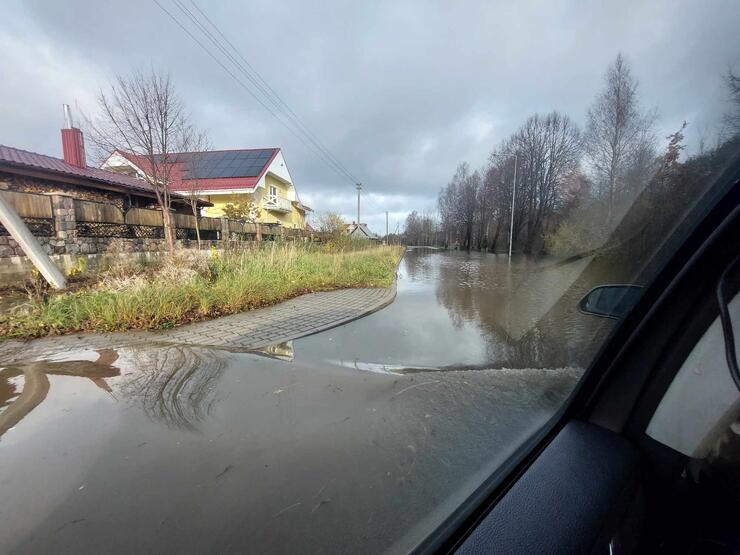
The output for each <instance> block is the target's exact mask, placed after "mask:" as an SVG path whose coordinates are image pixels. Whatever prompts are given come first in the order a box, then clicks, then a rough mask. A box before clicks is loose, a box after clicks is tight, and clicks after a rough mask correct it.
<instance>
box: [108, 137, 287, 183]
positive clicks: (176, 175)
mask: <svg viewBox="0 0 740 555" xmlns="http://www.w3.org/2000/svg"><path fill="white" fill-rule="evenodd" d="M265 150H271V151H272V153H271V154H270V155H269V158H268V159H267V161H266V162H265V163H264V165H263V166H262V168H261V169H260V171H259V174H258V175H255V176H252V177H239V176H234V177H215V178H206V177H199V178H197V179H188V178H187V177H186V175H187V173H188V156H190V155H196V154H204V155H206V156H209V155H213V154H217V153H222V152H238V153H243V152H253V151H265ZM116 152H117V153H118V154H120V155H121V156H123V157H124V158H126V159H127V160H129V161H130V162H132V163H133V164H135V165H136V166H137V167H138V168H139V169H141V171H143V172H145V173H148V168H149V166H150V164H149V160H148V159H147V157H146V156H143V155H137V154H132V153H130V152H124V151H121V150H118V151H116ZM279 152H280V149H279V148H270V149H259V148H254V149H248V148H242V149H228V150H211V151H207V152H181V153H174V154H172V156H173V157H177V158H182V161H178V162H175V163H174V164H173V168H172V171H171V175H170V179H171V183H172V185H171V187H172V190H173V191H180V192H184V191H190V190H191V188H192V187H193V186H196V187H197V189H198V191H200V192H204V193H206V192H208V191H218V190H224V189H254V188H255V187H256V185H257V183H258V182H259V180H260V179H262V177H263V176H264V175H265V173H267V168H269V167H270V164H271V163H272V161H273V160H274V159H275V157H276V156H277V155H278V153H279Z"/></svg>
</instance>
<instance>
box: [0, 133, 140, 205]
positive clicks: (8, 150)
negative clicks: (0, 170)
mask: <svg viewBox="0 0 740 555" xmlns="http://www.w3.org/2000/svg"><path fill="white" fill-rule="evenodd" d="M3 165H7V166H12V167H16V168H29V169H34V170H40V171H44V172H51V173H56V174H61V175H68V176H72V177H79V178H83V179H88V180H91V181H98V182H100V183H106V184H108V185H116V186H119V187H124V188H126V189H133V190H136V191H141V192H146V193H149V194H150V195H151V194H154V191H153V190H152V188H151V187H150V186H149V184H148V183H147V182H146V181H144V180H143V179H137V178H135V177H131V176H128V175H123V174H120V173H116V172H111V171H108V170H101V169H98V168H91V167H89V166H88V167H86V168H78V167H76V166H73V165H71V164H68V163H67V162H65V161H64V160H62V159H60V158H54V157H53V156H46V155H44V154H38V153H36V152H29V151H27V150H21V149H20V148H13V147H10V146H4V145H0V166H3Z"/></svg>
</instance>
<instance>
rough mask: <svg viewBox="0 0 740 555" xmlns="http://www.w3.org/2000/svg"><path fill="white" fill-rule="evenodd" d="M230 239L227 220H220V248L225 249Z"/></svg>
mask: <svg viewBox="0 0 740 555" xmlns="http://www.w3.org/2000/svg"><path fill="white" fill-rule="evenodd" d="M229 237H230V232H229V220H228V218H221V241H222V245H221V246H222V247H224V248H226V243H228V241H229Z"/></svg>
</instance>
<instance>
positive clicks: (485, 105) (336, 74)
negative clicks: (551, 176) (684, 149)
mask: <svg viewBox="0 0 740 555" xmlns="http://www.w3.org/2000/svg"><path fill="white" fill-rule="evenodd" d="M160 1H161V2H162V4H163V5H165V6H166V7H168V8H169V9H172V10H173V13H176V9H175V8H174V6H173V4H172V2H171V0H160ZM188 1H189V0H188ZM186 3H187V1H186ZM188 5H189V4H188ZM199 5H200V6H201V8H203V9H204V10H206V11H207V13H208V14H209V15H210V16H211V18H212V19H213V20H214V21H215V22H217V24H218V25H219V26H220V27H221V28H222V30H223V31H224V32H225V33H226V35H227V36H228V37H229V38H230V39H231V40H232V42H234V43H235V44H236V45H237V46H238V47H239V49H240V51H241V52H242V53H243V54H244V55H245V56H246V57H247V58H248V59H249V60H250V62H251V63H252V65H253V66H255V67H256V68H257V69H258V70H259V71H260V73H261V74H262V75H263V76H264V77H265V78H266V79H267V81H268V82H269V83H270V84H271V85H272V86H273V88H275V89H276V90H277V91H278V92H279V93H280V95H281V96H282V97H283V98H284V99H285V100H286V101H287V102H288V103H289V104H290V106H291V107H292V108H293V109H294V110H295V111H296V112H298V113H299V114H300V115H301V117H302V119H303V120H304V121H305V122H306V123H307V124H308V125H309V127H310V128H311V129H312V130H313V131H314V132H315V133H316V134H317V135H318V136H319V137H320V138H321V140H322V142H323V143H324V144H326V145H327V146H328V147H329V148H330V149H331V151H332V152H333V153H334V154H335V155H336V156H337V157H338V158H339V159H340V160H341V161H342V162H343V164H344V165H345V166H347V167H348V168H349V169H350V170H351V171H352V172H353V173H354V174H356V175H357V176H358V177H359V178H361V179H362V180H363V183H364V184H365V190H366V192H367V195H366V198H367V200H368V202H367V206H366V208H367V209H366V210H365V213H366V214H368V216H367V219H368V221H369V222H370V224H371V225H372V226H373V227H374V228H376V229H377V230H379V231H380V230H381V229H382V227H384V225H385V219H384V215H383V211H384V210H389V211H391V212H393V213H394V215H395V216H396V217H397V218H399V219H401V218H402V217H403V215H404V214H405V213H406V212H408V211H410V210H412V209H414V208H418V209H422V208H430V207H433V205H434V201H435V197H436V193H437V191H438V190H439V188H440V187H441V186H443V185H444V184H445V183H446V182H447V180H448V179H449V177H450V176H451V175H452V173H453V172H454V169H455V166H456V165H457V163H458V162H460V161H462V160H467V161H469V162H470V163H471V164H473V165H474V166H478V165H481V164H483V163H484V162H485V160H486V157H487V154H488V152H490V150H491V149H492V148H493V147H495V146H496V144H498V142H499V141H501V140H502V139H503V138H505V137H506V136H507V135H508V134H509V133H511V132H512V131H513V130H514V129H515V128H516V127H517V126H518V125H519V124H520V123H521V122H522V121H523V120H524V118H525V117H526V116H527V115H529V114H531V113H532V112H535V111H547V110H551V109H559V110H562V111H564V112H567V113H569V114H570V115H571V116H572V117H573V118H574V119H575V120H576V121H583V118H584V115H585V111H586V109H587V107H588V105H589V103H590V102H591V99H592V98H593V96H594V95H595V94H596V92H597V91H598V89H599V87H600V83H601V77H602V74H603V71H604V69H605V67H606V65H607V64H608V63H609V61H610V60H611V59H612V58H613V57H614V56H615V55H616V53H617V51H620V50H621V51H623V52H624V53H625V55H626V56H627V58H628V59H629V60H630V62H631V63H632V66H633V69H634V72H635V74H636V76H637V78H638V79H639V81H640V92H641V97H642V102H643V105H644V106H645V107H646V108H648V107H653V106H654V107H656V108H657V110H658V112H659V115H660V122H659V123H660V130H661V133H662V132H663V130H665V132H666V133H667V132H669V131H672V130H673V128H674V127H675V126H676V125H678V124H679V123H680V122H681V121H683V120H684V119H687V120H689V121H690V123H693V122H701V125H704V126H706V127H711V126H714V125H715V124H716V123H717V122H718V119H719V115H720V113H721V111H722V109H723V108H722V101H723V95H722V91H721V79H720V76H721V74H722V72H724V71H726V69H727V67H728V66H731V65H733V64H738V63H739V62H740V52H739V51H738V48H737V46H736V45H737V28H738V23H740V8H738V6H737V5H735V4H733V3H730V2H714V3H702V4H700V3H695V4H684V5H681V6H677V5H676V4H675V3H674V2H671V1H667V0H666V1H662V2H652V3H642V2H619V3H613V4H609V3H583V2H570V3H566V4H562V3H553V2H523V3H521V2H520V3H516V4H511V3H506V2H500V3H499V2H489V1H483V0H481V1H478V2H466V3H448V2H426V1H421V0H418V1H412V2H378V3H375V2H373V3H358V2H342V1H340V0H332V1H329V2H323V3H321V4H318V3H313V2H302V1H300V0H286V1H285V2H273V1H266V0H263V1H256V2H237V1H231V2H219V3H213V5H211V4H208V3H206V2H202V1H199ZM4 15H5V19H6V20H7V21H11V23H10V24H8V25H7V26H5V27H4V28H3V29H2V30H0V45H5V44H12V46H13V48H12V50H9V52H10V53H11V56H5V57H4V59H3V60H2V61H0V70H1V71H2V74H3V75H5V76H6V80H7V81H8V82H9V83H10V85H9V86H8V85H6V86H4V87H2V88H0V121H2V122H3V125H2V136H1V137H0V141H2V142H3V143H7V144H11V145H14V146H18V147H22V148H28V149H31V150H37V151H40V152H48V153H50V154H58V150H59V147H58V143H57V140H58V131H57V128H58V126H59V123H60V120H61V117H60V114H59V106H60V104H61V103H62V102H68V101H71V100H72V99H77V101H78V103H79V104H80V107H81V109H85V110H92V109H93V105H92V103H93V100H94V95H95V92H96V91H97V89H98V88H99V87H100V86H103V85H105V82H106V80H107V79H109V78H110V77H112V76H113V75H114V74H115V73H117V72H124V73H125V72H128V71H130V70H132V69H134V68H136V67H140V66H142V65H144V66H147V65H152V66H154V67H162V68H166V69H168V70H169V71H170V72H171V73H172V75H173V77H174V79H175V80H176V83H177V84H178V87H179V89H180V91H181V94H182V96H183V97H184V98H185V100H186V102H187V103H188V105H189V106H190V108H191V110H192V112H193V114H194V117H195V118H196V120H197V122H198V123H199V124H200V125H201V126H202V127H204V128H207V129H208V130H209V132H210V134H211V137H212V141H213V143H214V144H215V145H216V146H218V147H222V148H235V147H249V146H281V147H283V148H284V150H285V155H286V158H287V161H288V164H289V167H290V170H291V173H292V174H293V177H294V179H295V181H296V185H297V187H298V189H299V192H300V193H301V194H302V195H303V196H304V197H306V198H309V199H310V200H311V203H312V204H313V206H314V207H315V208H316V209H319V210H321V209H327V208H331V209H337V210H340V211H341V212H343V213H344V214H345V215H346V216H348V217H350V218H352V217H353V214H354V210H355V196H354V189H353V187H352V185H351V184H350V183H347V182H345V181H343V180H342V179H341V178H339V177H338V176H337V175H336V174H335V173H333V172H332V171H331V170H330V169H329V168H327V167H326V165H324V164H323V163H322V162H321V161H319V160H318V159H316V157H315V156H314V155H313V154H312V153H311V152H310V151H309V150H308V149H307V148H306V147H305V146H304V145H303V144H302V143H301V142H300V141H298V140H297V139H296V138H295V137H294V136H293V135H291V134H290V133H289V132H288V131H286V130H285V129H284V128H283V127H282V126H280V124H278V123H277V122H276V121H275V120H274V119H273V118H272V116H270V115H269V114H268V113H267V112H266V111H265V110H264V109H262V108H261V107H260V106H259V105H258V104H257V103H256V102H255V101H254V100H253V99H252V98H251V97H250V96H249V95H248V94H247V93H246V92H245V91H244V90H243V89H241V88H239V87H238V86H237V85H236V84H235V83H233V81H231V79H230V78H229V77H228V76H227V75H226V74H225V73H224V72H223V71H222V70H221V68H219V67H218V66H217V65H216V64H215V63H214V62H213V61H212V60H211V59H210V58H209V57H208V56H207V55H206V54H204V53H202V52H201V51H200V50H199V48H198V47H197V46H196V45H194V44H193V43H192V42H191V41H190V39H189V38H187V37H186V36H185V35H183V34H182V32H181V31H180V30H179V29H178V28H177V27H175V26H174V24H172V22H171V21H170V20H169V19H168V18H167V17H166V16H165V15H164V14H163V13H162V12H161V11H160V10H159V9H158V8H157V6H156V5H155V4H154V2H152V1H150V0H135V1H132V2H128V3H121V2H112V1H93V0H86V1H83V0H72V1H66V2H46V1H41V0H31V1H28V2H21V1H20V0H14V1H11V2H10V3H9V5H8V6H6V8H5V14H4ZM6 51H7V50H6ZM65 70H66V72H65ZM19 106H21V109H19ZM698 127H699V123H697V124H696V125H694V129H691V128H689V140H690V141H695V140H696V136H695V130H696V129H698ZM363 219H366V218H365V217H363Z"/></svg>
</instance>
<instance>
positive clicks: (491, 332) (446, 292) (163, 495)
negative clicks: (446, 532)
mask: <svg viewBox="0 0 740 555" xmlns="http://www.w3.org/2000/svg"><path fill="white" fill-rule="evenodd" d="M496 260H497V259H496V258H495V257H490V258H486V257H481V256H480V255H478V256H476V255H465V254H463V253H444V252H434V253H430V252H428V251H414V252H412V253H409V254H407V256H406V258H405V259H404V262H403V264H402V266H401V278H400V279H399V283H398V295H397V297H396V300H395V302H394V303H393V304H391V305H390V306H388V307H387V308H385V309H383V310H381V311H379V312H376V313H374V314H372V315H370V316H368V317H366V318H362V319H360V320H356V321H354V322H351V323H349V324H347V325H345V326H341V327H339V328H335V329H332V330H328V331H326V332H323V333H320V334H316V335H314V336H310V337H305V338H302V339H299V340H295V341H292V342H287V343H280V344H276V345H274V346H271V347H268V348H265V349H263V350H262V351H261V352H259V353H235V352H229V351H226V350H221V349H210V348H196V347H188V346H184V345H180V346H171V345H170V346H167V345H155V344H150V345H129V346H122V347H117V348H116V349H85V348H76V347H75V348H73V349H68V350H67V351H65V352H56V353H54V354H48V353H47V354H44V355H43V356H42V354H39V353H36V354H35V355H32V356H37V357H40V358H43V360H36V361H34V362H28V363H25V364H16V365H6V366H5V367H3V368H1V369H0V411H1V412H0V459H1V461H2V464H0V483H2V484H3V497H4V499H8V500H12V502H13V506H14V510H13V511H7V512H6V513H5V516H4V526H3V532H2V533H0V552H7V551H17V552H21V553H23V552H29V553H31V552H39V551H41V552H43V551H52V550H54V551H58V550H59V546H63V549H64V550H66V551H68V552H72V551H74V552H89V551H94V550H95V549H96V548H97V547H99V546H100V545H105V546H106V549H107V550H108V551H110V552H130V551H131V550H132V549H134V548H135V549H136V550H139V551H155V552H162V551H164V552H171V551H219V552H220V551H251V552H274V551H278V552H280V551H281V552H296V551H303V552H319V551H335V552H336V551H339V552H357V551H365V552H369V553H376V552H379V551H384V550H386V549H388V548H389V547H390V546H392V545H393V546H394V548H395V549H397V550H401V551H403V550H407V549H409V548H411V547H412V546H413V544H414V543H415V542H416V541H417V540H418V539H419V538H418V537H417V536H414V532H411V533H410V532H409V531H410V530H411V531H413V530H417V528H416V526H417V525H418V523H419V522H421V521H427V522H437V521H439V520H440V519H441V518H443V517H444V516H446V514H447V512H448V511H449V510H450V509H451V508H452V507H453V506H455V505H456V504H457V503H459V502H460V501H461V500H462V499H463V498H465V497H466V496H467V495H469V493H470V492H471V491H472V489H473V488H475V487H476V486H477V484H478V483H479V481H480V480H481V479H482V477H483V476H485V475H488V474H489V473H490V472H492V471H493V469H494V468H495V467H497V466H498V465H500V464H501V463H502V462H503V461H504V460H505V459H506V458H507V457H508V456H509V455H510V454H511V453H512V452H513V450H514V449H516V447H517V446H518V445H519V444H520V442H521V441H523V440H524V439H525V438H526V437H528V436H529V434H531V433H532V432H533V431H534V430H536V429H537V428H538V427H539V426H541V425H542V424H543V423H544V422H545V421H546V420H547V419H548V418H550V417H551V415H552V414H553V413H554V412H555V411H556V410H557V408H558V407H559V406H560V404H561V403H562V402H563V401H564V399H565V398H566V397H567V395H568V394H569V393H570V391H571V390H572V388H573V386H574V384H575V383H576V381H577V379H578V377H579V375H580V372H581V371H580V370H579V369H578V368H579V367H580V364H579V361H580V360H582V359H583V358H584V357H586V356H590V351H589V349H591V342H592V339H593V337H594V336H595V334H596V333H598V330H595V329H594V328H593V327H589V325H588V322H586V323H584V321H583V320H582V319H581V318H582V315H580V314H578V313H577V311H575V310H574V304H572V303H571V300H572V299H567V301H568V302H567V303H565V305H564V306H565V308H563V307H562V306H558V305H557V303H556V304H554V305H553V304H552V303H551V299H548V298H546V296H545V295H540V293H538V292H537V291H536V290H534V289H533V290H532V291H531V293H530V294H528V295H524V294H522V293H519V297H518V298H519V301H518V302H520V303H525V304H526V303H527V302H530V303H535V304H538V308H536V309H531V310H530V309H529V308H527V309H526V310H524V309H522V310H521V311H519V310H518V309H517V308H515V306H514V305H512V304H511V303H509V304H508V305H503V304H501V298H502V297H505V296H506V291H507V289H506V288H507V287H512V284H517V283H522V282H523V281H522V279H520V278H521V277H522V275H523V274H521V273H523V272H526V271H527V268H529V269H532V268H536V267H537V265H536V264H534V263H531V262H529V261H523V262H522V263H521V265H520V266H517V265H512V267H511V268H506V269H502V268H501V267H500V264H497V263H496ZM498 260H500V259H498ZM533 264H534V266H533ZM571 270H573V271H570V270H569V271H568V272H564V273H563V274H562V275H563V280H564V283H563V284H562V287H561V288H562V289H563V290H567V289H568V288H567V284H565V282H566V281H573V280H578V279H581V278H579V275H580V274H579V272H580V270H578V269H573V268H571ZM512 272H513V273H512ZM517 272H520V273H517ZM550 279H552V275H551V274H550V275H549V277H548V280H550ZM529 283H530V284H532V283H540V282H535V281H530V282H529ZM583 285H584V287H586V286H587V285H590V284H588V283H585V282H584V284H583ZM532 287H535V286H534V285H532ZM568 294H571V295H572V296H574V297H575V296H577V291H576V292H571V293H568ZM527 299H528V300H527ZM507 312H520V316H521V317H520V318H519V320H517V326H518V327H517V329H518V330H520V331H521V330H522V329H524V332H523V333H514V332H513V331H512V330H513V327H512V326H510V325H509V322H507V320H506V317H507ZM558 318H560V320H559V321H560V322H561V325H559V326H552V325H551V324H552V322H553V321H554V320H557V319H558ZM510 321H513V320H510ZM522 322H525V324H522ZM522 326H524V327H523V328H522ZM83 341H84V339H82V340H79V342H78V344H79V345H80V346H82V345H84V343H83ZM60 344H62V345H73V344H77V343H74V342H73V341H72V340H70V342H67V343H60ZM29 355H31V354H30V353H29ZM548 363H550V365H549V366H548V365H547V364H548ZM133 529H135V530H136V534H135V535H132V534H131V533H130V531H131V530H133ZM202 530H220V531H221V532H220V533H219V534H216V535H213V534H206V535H204V534H202V533H201V531H202ZM338 531H340V532H338ZM409 534H410V535H409ZM358 546H361V548H359V549H358Z"/></svg>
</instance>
